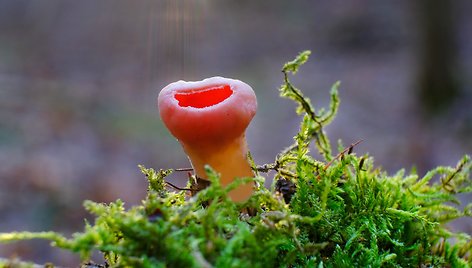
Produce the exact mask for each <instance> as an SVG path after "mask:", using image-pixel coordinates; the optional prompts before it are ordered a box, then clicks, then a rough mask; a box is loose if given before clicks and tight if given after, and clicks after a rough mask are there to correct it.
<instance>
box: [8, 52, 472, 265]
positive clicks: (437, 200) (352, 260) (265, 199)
mask: <svg viewBox="0 0 472 268" xmlns="http://www.w3.org/2000/svg"><path fill="white" fill-rule="evenodd" d="M309 54H310V52H309V51H305V52H302V53H300V55H298V57H297V58H296V59H295V60H293V61H291V62H289V63H287V64H285V65H284V67H283V74H284V83H283V85H282V87H281V88H280V91H281V96H283V97H287V98H289V99H292V100H293V101H295V102H296V103H297V104H298V108H297V113H298V114H300V116H302V121H301V126H300V131H299V132H298V134H297V135H296V136H295V137H294V144H293V145H292V146H290V147H288V148H286V149H285V150H283V151H282V152H281V153H280V154H279V155H277V157H276V158H275V160H274V162H273V163H269V164H266V165H262V166H255V165H254V166H253V169H254V170H255V172H256V174H257V176H256V177H255V178H243V179H240V180H237V181H236V182H234V183H233V184H231V185H230V186H228V187H226V188H224V187H222V186H221V185H220V184H219V180H218V174H216V173H215V172H214V171H213V170H212V169H211V168H210V167H208V169H207V173H208V177H209V178H210V181H211V184H210V185H209V187H207V188H205V189H204V190H202V191H200V192H198V193H197V194H196V195H195V196H193V197H188V191H187V190H185V189H184V190H175V189H170V188H169V187H168V186H169V185H168V183H166V181H165V178H166V176H168V175H169V174H170V173H171V172H173V170H158V171H155V170H154V169H147V168H144V167H141V171H142V172H143V173H144V174H145V176H146V177H147V179H148V181H149V188H148V194H147V197H146V198H145V199H144V200H143V202H142V205H140V206H135V207H132V208H130V209H128V210H126V209H125V208H124V206H123V202H121V201H120V200H118V201H116V202H113V203H110V204H99V203H94V202H91V201H86V202H85V207H86V208H87V210H88V211H90V212H91V213H92V214H94V215H95V216H96V218H95V221H94V223H90V224H86V226H85V229H84V231H83V232H81V233H77V234H75V235H74V236H73V237H72V238H66V237H64V236H62V235H61V234H58V233H55V232H43V233H30V232H18V233H3V234H0V242H2V243H7V242H11V241H17V240H25V239H35V238H40V239H47V240H51V241H52V245H53V246H55V247H59V248H63V249H67V250H70V251H72V252H76V253H78V254H80V256H81V257H82V259H83V260H84V261H88V259H89V257H90V254H91V252H92V251H94V250H99V251H101V252H103V256H104V258H105V263H104V265H103V266H107V267H445V266H446V267H469V266H471V264H472V240H471V237H470V236H469V235H467V234H465V233H455V232H452V231H450V230H448V229H447V227H446V226H445V224H446V223H448V222H449V221H452V220H455V219H458V218H461V217H470V216H471V215H472V203H470V204H467V205H466V206H465V208H464V209H459V208H458V207H459V201H458V199H457V195H458V194H460V193H465V192H471V191H472V181H471V179H470V176H469V172H470V170H471V168H472V162H471V160H470V157H469V156H464V158H463V159H462V160H460V161H459V163H458V164H457V166H456V167H437V168H435V169H433V170H431V171H429V172H428V173H427V174H426V175H424V176H423V177H420V176H419V175H418V174H416V173H415V172H410V173H407V172H405V171H404V170H401V171H399V172H397V173H396V174H394V175H389V174H387V173H386V172H384V171H382V170H381V169H379V168H375V167H374V165H373V159H372V157H369V156H366V155H362V156H358V155H356V154H355V146H356V145H357V144H358V142H356V143H353V144H351V145H349V146H344V145H342V144H339V146H338V149H337V152H336V153H333V152H332V148H331V146H330V142H329V140H328V137H327V136H326V134H325V132H324V131H323V129H324V127H325V126H326V125H328V124H329V123H330V122H331V120H332V119H333V118H334V116H335V114H336V112H337V109H338V105H339V99H338V86H339V83H335V84H334V86H333V87H332V89H331V105H330V107H329V109H326V110H323V109H320V110H315V109H314V107H313V106H312V105H311V103H310V100H309V99H308V98H306V97H304V96H303V94H302V92H301V91H300V90H298V89H297V88H295V87H294V86H293V85H292V83H291V82H290V80H289V75H290V73H292V74H295V73H296V72H297V70H298V68H299V67H300V66H301V65H302V64H303V63H304V62H305V61H306V60H307V59H308V56H309ZM359 142H360V141H359ZM311 143H314V144H315V145H316V148H317V149H318V151H319V154H320V155H321V157H322V159H314V158H313V157H312V156H311V155H310V154H309V148H310V144H311ZM270 170H272V171H274V173H275V175H274V177H273V178H271V179H273V181H274V183H273V186H272V187H271V188H270V189H266V188H264V187H262V186H261V185H264V181H265V179H266V178H264V177H263V176H261V175H260V173H265V172H267V171H270ZM435 178H438V180H436V179H435ZM250 180H253V181H255V182H256V185H257V189H256V191H255V194H254V195H253V196H252V197H251V198H250V199H249V200H248V201H247V202H245V203H243V204H237V203H234V202H232V201H231V200H230V199H229V198H228V195H227V193H228V192H229V190H231V189H232V188H234V187H237V185H238V184H240V183H243V182H247V181H250ZM434 181H437V182H434ZM189 185H190V183H189ZM248 212H249V213H248ZM11 264H12V262H11V261H1V260H0V266H1V265H3V266H9V265H11ZM16 265H19V266H20V267H21V265H20V264H18V263H17V264H16ZM27 265H28V264H24V266H25V267H26V266H27ZM89 265H90V264H89ZM16 267H17V266H16ZM96 267H100V266H99V265H97V266H96Z"/></svg>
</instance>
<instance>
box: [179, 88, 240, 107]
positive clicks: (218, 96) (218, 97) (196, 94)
mask: <svg viewBox="0 0 472 268" xmlns="http://www.w3.org/2000/svg"><path fill="white" fill-rule="evenodd" d="M232 94H233V90H232V89H231V87H230V86H229V85H216V86H210V87H206V88H198V89H192V90H189V91H183V92H182V91H181V92H179V93H176V94H175V95H174V98H175V99H176V100H177V101H178V102H179V106H180V107H189V106H190V107H194V108H205V107H209V106H213V105H216V104H218V103H220V102H222V101H224V100H226V99H227V98H229V97H230V96H231V95H232Z"/></svg>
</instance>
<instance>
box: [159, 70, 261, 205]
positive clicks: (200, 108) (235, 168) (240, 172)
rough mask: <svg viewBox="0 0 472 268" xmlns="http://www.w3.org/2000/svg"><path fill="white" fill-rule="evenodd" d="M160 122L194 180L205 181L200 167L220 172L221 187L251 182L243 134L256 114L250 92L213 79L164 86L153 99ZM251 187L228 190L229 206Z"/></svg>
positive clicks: (233, 82) (235, 82)
mask: <svg viewBox="0 0 472 268" xmlns="http://www.w3.org/2000/svg"><path fill="white" fill-rule="evenodd" d="M157 103H158V107H159V112H160V115H161V118H162V121H163V122H164V124H165V125H166V127H167V128H168V129H169V131H170V132H171V133H172V135H174V137H176V138H177V139H178V140H179V142H180V144H181V145H182V147H183V149H184V151H185V152H186V153H187V155H188V157H189V158H190V162H191V163H192V166H193V168H194V170H195V173H196V176H197V177H199V178H203V179H205V178H206V173H205V168H204V167H205V165H210V166H211V167H212V168H213V169H214V170H216V171H217V172H218V173H220V176H221V177H220V180H221V183H222V185H227V184H229V183H230V182H232V181H233V180H234V179H235V178H239V177H253V176H254V173H253V172H252V169H251V166H250V165H249V163H248V161H247V143H246V138H245V130H246V128H247V126H248V125H249V123H250V121H251V120H252V118H253V117H254V115H255V114H256V110H257V101H256V95H255V94H254V91H253V90H252V88H251V87H250V86H249V85H247V84H246V83H244V82H241V81H239V80H235V79H229V78H223V77H212V78H207V79H204V80H202V81H196V82H186V81H178V82H174V83H171V84H169V85H168V86H166V87H164V88H163V89H162V90H161V92H160V93H159V97H158V100H157ZM252 192H253V185H252V184H244V185H241V186H239V187H238V188H236V189H234V190H232V191H231V192H230V193H229V196H230V197H231V199H232V200H233V201H244V200H246V199H247V198H248V197H249V196H250V195H251V194H252Z"/></svg>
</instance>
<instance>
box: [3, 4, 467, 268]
mask: <svg viewBox="0 0 472 268" xmlns="http://www.w3.org/2000/svg"><path fill="white" fill-rule="evenodd" d="M470 14H472V1H468V0H456V1H441V0H416V1H407V0H401V1H374V0H349V1H346V0H342V1H341V0H334V1H308V0H305V1H285V0H272V1H249V0H238V1H236V0H225V1H216V0H198V1H197V0H194V1H190V0H152V1H151V0H147V1H146V0H143V1H125V0H113V1H110V0H108V1H107V0H104V1H93V0H81V1H70V0H66V1H59V0H44V1H33V0H1V1H0V232H9V231H21V230H28V231H42V230H54V231H59V232H63V233H66V234H71V233H73V232H77V231H81V230H82V228H83V225H84V220H83V219H84V218H88V219H91V217H90V216H89V215H88V214H87V213H86V212H85V211H84V209H83V207H82V202H83V200H85V199H89V200H93V201H97V202H110V201H114V200H116V199H117V198H121V199H122V200H124V201H125V202H126V204H127V206H132V205H136V204H139V202H140V200H141V199H142V198H143V197H144V196H145V194H146V186H147V183H146V179H145V178H144V176H143V175H141V174H140V172H139V170H138V168H137V165H138V164H143V165H145V166H147V167H154V168H179V167H189V163H188V161H187V159H186V156H185V154H184V153H183V152H182V150H181V147H180V145H179V144H178V142H177V141H175V140H174V138H173V137H172V136H171V135H170V134H169V133H168V132H167V130H166V129H165V127H164V126H163V124H162V122H161V121H160V119H159V115H158V112H157V110H156V103H155V102H156V101H155V99H156V97H157V94H158V92H159V90H160V89H161V88H162V87H164V86H165V85H167V84H168V83H170V82H173V81H176V80H180V79H183V80H201V79H203V78H206V77H210V76H215V75H219V76H226V77H231V78H236V79H240V80H243V81H245V82H247V83H248V84H250V85H252V87H253V88H254V90H255V91H256V94H257V95H258V102H259V111H258V114H257V115H256V117H255V119H254V121H253V122H252V124H251V125H250V127H249V129H248V132H247V138H248V143H249V147H250V150H251V152H252V154H253V156H254V158H255V160H256V162H257V163H258V164H264V163H268V162H271V161H273V159H274V157H275V155H276V154H277V153H278V152H279V151H280V150H282V149H283V148H284V147H285V146H288V145H290V144H291V143H292V137H293V136H294V135H295V133H296V132H297V130H298V124H299V120H300V119H299V118H298V117H297V116H296V115H295V113H294V108H295V106H294V104H293V103H292V102H291V101H288V100H285V99H281V98H279V97H278V87H279V86H280V84H281V83H282V74H281V72H280V69H281V67H282V65H283V63H285V62H286V61H288V60H291V59H293V58H294V57H295V55H297V54H298V52H300V51H302V50H305V49H310V50H312V52H313V53H312V56H311V59H310V61H309V62H308V63H307V64H306V65H305V66H304V67H303V68H302V69H301V71H300V72H299V74H297V76H296V77H295V78H293V81H294V83H295V85H296V86H297V87H299V88H300V89H302V90H303V91H304V92H305V93H306V95H307V96H309V97H310V98H311V99H312V102H313V103H314V104H315V106H316V107H318V108H320V107H326V106H327V105H328V104H329V88H330V87H331V85H332V84H333V83H334V82H335V81H337V80H341V81H342V84H341V89H340V96H341V108H340V112H339V114H338V117H337V118H336V119H335V121H334V122H333V123H332V125H330V126H329V128H327V131H328V133H329V136H330V138H331V140H332V142H333V143H334V142H336V141H337V140H338V139H342V140H343V142H344V143H345V144H350V143H352V142H355V141H357V140H359V139H363V140H364V142H363V143H362V144H360V145H359V146H357V147H356V148H355V152H356V153H357V154H369V155H373V156H374V157H375V160H376V165H377V166H382V167H383V168H385V169H386V170H387V171H388V172H389V173H394V172H396V171H397V170H398V169H400V168H406V169H407V170H410V169H411V168H413V167H416V168H417V170H418V172H419V174H420V175H423V174H424V173H425V171H427V170H428V169H430V168H432V167H434V166H436V165H455V164H456V163H457V161H458V160H459V159H460V158H461V157H462V156H463V155H464V154H471V153H472V139H471V137H472V108H471V105H470V104H471V102H472V17H471V16H470ZM173 178H174V179H175V180H176V181H177V184H180V185H183V181H182V179H184V178H185V175H184V174H175V175H174V176H173ZM463 199H464V201H468V202H470V201H472V198H471V196H470V195H469V196H463ZM471 226H472V223H471V222H470V221H469V222H459V223H453V226H452V228H457V229H460V230H463V231H466V232H468V233H472V227H471ZM15 256H16V257H20V258H22V259H26V260H32V261H35V262H37V263H44V262H46V261H52V262H54V263H56V264H58V265H63V266H76V265H77V262H78V258H77V257H76V256H74V255H71V254H69V253H65V252H63V251H61V250H58V249H51V248H50V247H49V246H48V243H47V242H43V241H33V242H24V243H14V244H10V245H0V257H4V258H8V257H15Z"/></svg>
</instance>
